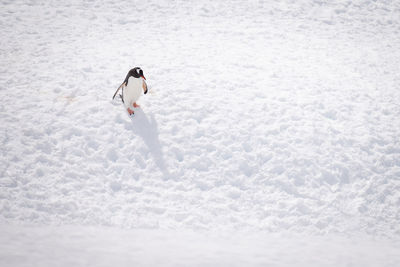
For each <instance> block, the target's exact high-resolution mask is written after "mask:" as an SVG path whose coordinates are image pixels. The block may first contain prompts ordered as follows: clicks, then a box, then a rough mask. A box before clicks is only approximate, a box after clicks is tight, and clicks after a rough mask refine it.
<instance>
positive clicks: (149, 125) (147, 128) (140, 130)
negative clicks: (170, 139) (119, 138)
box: [131, 108, 169, 179]
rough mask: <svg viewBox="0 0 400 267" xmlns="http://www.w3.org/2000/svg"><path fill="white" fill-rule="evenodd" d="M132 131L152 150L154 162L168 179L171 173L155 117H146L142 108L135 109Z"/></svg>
mask: <svg viewBox="0 0 400 267" xmlns="http://www.w3.org/2000/svg"><path fill="white" fill-rule="evenodd" d="M131 120H132V131H133V133H134V134H136V135H138V136H140V137H141V138H142V139H143V141H144V143H145V144H146V145H147V147H148V148H149V149H150V153H151V154H152V156H153V158H154V161H155V163H156V165H157V166H158V168H159V169H160V170H161V172H162V173H163V175H164V179H168V177H169V172H168V169H167V168H166V165H165V160H164V155H163V152H162V146H161V144H160V139H159V137H158V125H157V121H156V120H155V118H154V116H153V115H146V114H145V113H144V112H143V110H142V109H141V108H139V109H135V115H134V116H133V117H132V118H131Z"/></svg>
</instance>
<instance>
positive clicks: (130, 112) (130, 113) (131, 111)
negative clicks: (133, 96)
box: [128, 108, 135, 116]
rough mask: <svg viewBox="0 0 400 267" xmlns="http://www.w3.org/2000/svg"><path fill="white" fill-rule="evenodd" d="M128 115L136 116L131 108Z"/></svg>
mask: <svg viewBox="0 0 400 267" xmlns="http://www.w3.org/2000/svg"><path fill="white" fill-rule="evenodd" d="M128 113H129V116H132V115H133V114H135V112H133V110H132V109H130V108H128Z"/></svg>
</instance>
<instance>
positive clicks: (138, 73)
mask: <svg viewBox="0 0 400 267" xmlns="http://www.w3.org/2000/svg"><path fill="white" fill-rule="evenodd" d="M131 76H133V77H134V78H140V77H143V78H144V75H143V70H142V69H141V68H140V67H135V68H133V69H131V70H130V71H129V72H128V74H127V75H126V78H125V80H124V83H125V86H126V85H128V80H129V77H131Z"/></svg>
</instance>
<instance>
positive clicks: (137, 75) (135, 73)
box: [129, 67, 146, 80]
mask: <svg viewBox="0 0 400 267" xmlns="http://www.w3.org/2000/svg"><path fill="white" fill-rule="evenodd" d="M129 74H130V76H133V77H135V78H140V77H142V78H143V79H145V80H146V78H145V77H144V75H143V70H142V69H141V68H140V67H135V68H133V69H131V70H130V71H129Z"/></svg>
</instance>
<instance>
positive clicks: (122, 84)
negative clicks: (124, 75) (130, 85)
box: [112, 81, 126, 100]
mask: <svg viewBox="0 0 400 267" xmlns="http://www.w3.org/2000/svg"><path fill="white" fill-rule="evenodd" d="M125 85H126V83H125V81H124V82H123V83H121V85H120V86H119V87H118V89H117V91H115V93H114V95H113V98H112V99H113V100H114V98H115V96H116V95H117V93H118V91H119V89H121V88H122V87H123V86H125Z"/></svg>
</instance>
